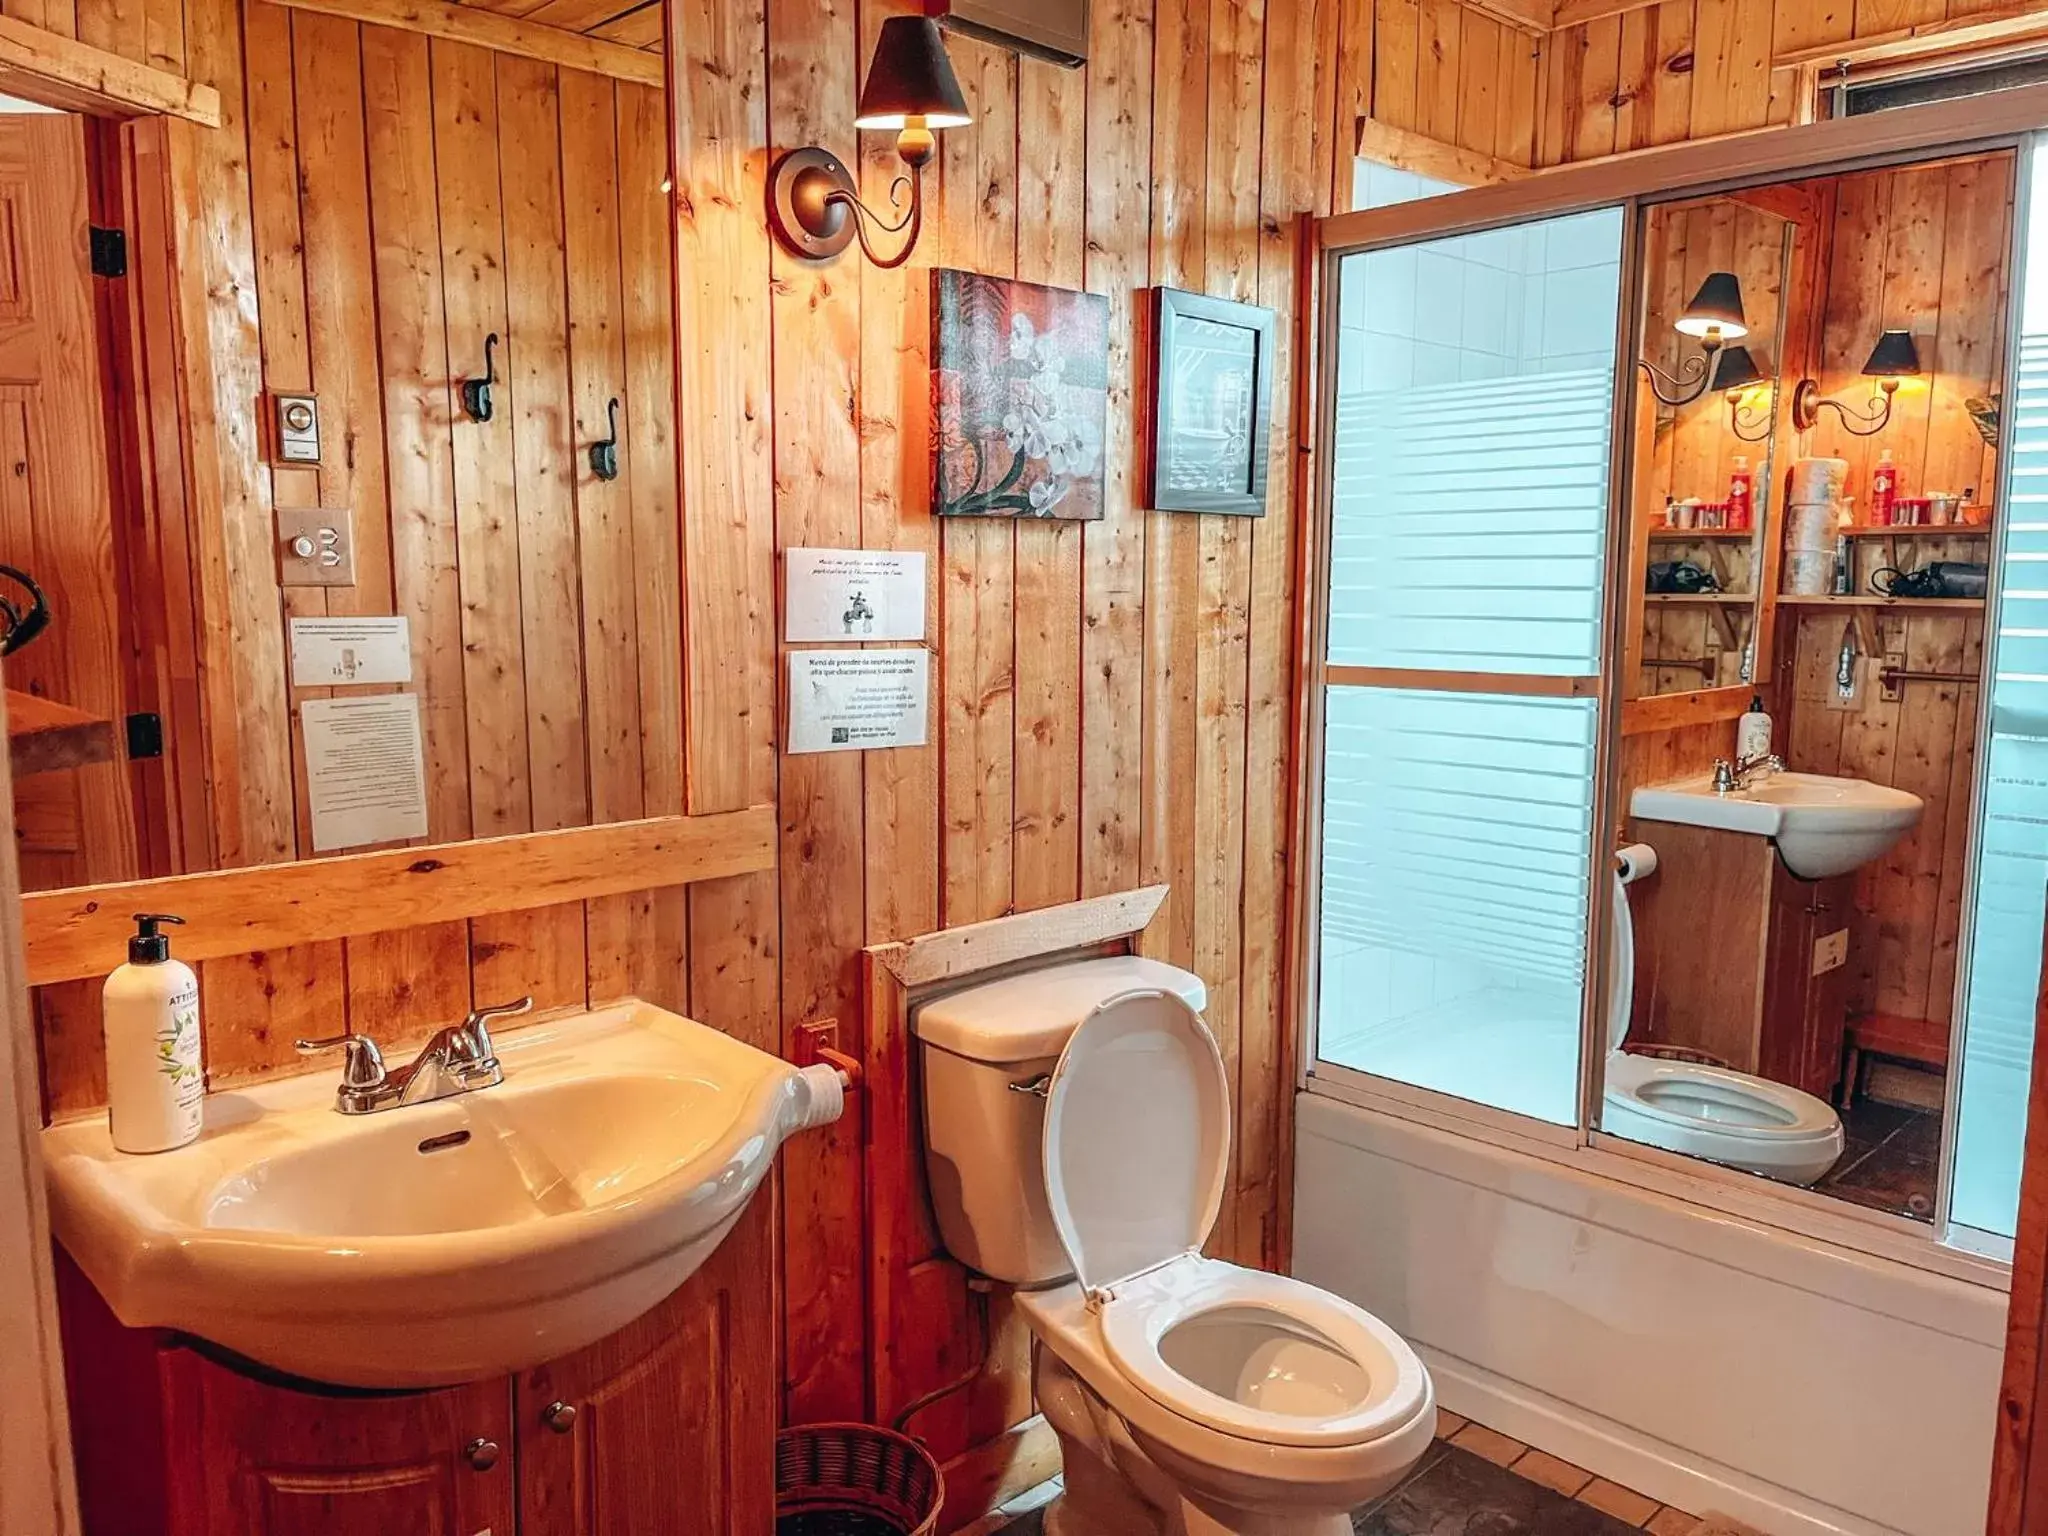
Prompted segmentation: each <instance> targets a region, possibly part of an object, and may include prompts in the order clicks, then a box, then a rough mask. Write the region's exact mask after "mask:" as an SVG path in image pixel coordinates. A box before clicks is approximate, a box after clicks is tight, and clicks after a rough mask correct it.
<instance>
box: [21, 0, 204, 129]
mask: <svg viewBox="0 0 2048 1536" xmlns="http://www.w3.org/2000/svg"><path fill="white" fill-rule="evenodd" d="M165 3H167V0H165ZM31 9H33V7H31ZM44 9H45V10H46V11H47V12H49V13H50V14H47V15H45V16H44V17H43V18H41V19H40V21H30V20H27V19H25V18H24V17H23V16H22V15H21V14H19V10H20V8H17V7H11V8H10V14H7V15H0V87H4V89H5V90H6V91H7V92H8V93H9V94H12V95H18V96H21V97H24V98H26V99H28V100H31V101H36V102H40V103H43V104H45V105H48V106H54V107H58V108H61V109H63V110H64V111H67V112H83V113H87V114H90V115H92V116H95V117H112V118H133V117H147V116H153V115H156V114H163V115H166V116H173V117H180V118H184V119H186V120H188V121H191V122H196V123H200V124H203V125H205V126H206V127H209V128H213V127H218V126H219V125H220V97H219V95H218V93H217V92H216V91H215V90H214V88H213V87H212V86H210V85H203V84H199V83H196V82H195V81H193V80H188V79H186V78H185V77H184V76H183V75H182V74H173V73H170V72H168V71H166V70H162V69H156V68H152V67H151V66H149V65H147V64H144V63H141V62H139V61H140V57H141V54H142V52H143V51H144V49H145V47H146V43H145V42H144V41H143V40H142V39H141V38H139V37H137V38H133V39H130V38H123V39H122V47H123V49H128V48H132V49H133V50H134V53H133V55H132V56H130V55H128V54H126V53H124V52H122V51H117V50H115V49H112V48H108V47H106V46H104V45H102V44H99V43H93V42H88V41H85V40H83V39H79V40H74V36H75V34H76V31H77V28H76V26H75V25H74V18H75V13H74V12H73V11H72V9H71V7H70V6H69V4H68V3H64V0H49V3H47V4H46V6H45V7H44ZM95 9H99V8H95ZM105 9H108V10H111V9H113V7H111V6H109V7H106V8H105ZM132 9H133V7H132V6H131V7H130V10H131V13H132Z"/></svg>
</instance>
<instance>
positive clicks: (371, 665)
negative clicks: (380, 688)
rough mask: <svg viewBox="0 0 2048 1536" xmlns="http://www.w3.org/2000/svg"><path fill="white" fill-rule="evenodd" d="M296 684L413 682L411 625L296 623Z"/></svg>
mask: <svg viewBox="0 0 2048 1536" xmlns="http://www.w3.org/2000/svg"><path fill="white" fill-rule="evenodd" d="M291 634H292V686H293V687H294V688H339V687H346V686H347V685H349V684H351V683H409V682H411V681H412V626H411V625H410V624H409V623H408V622H407V621H406V620H404V619H293V620H292V621H291Z"/></svg>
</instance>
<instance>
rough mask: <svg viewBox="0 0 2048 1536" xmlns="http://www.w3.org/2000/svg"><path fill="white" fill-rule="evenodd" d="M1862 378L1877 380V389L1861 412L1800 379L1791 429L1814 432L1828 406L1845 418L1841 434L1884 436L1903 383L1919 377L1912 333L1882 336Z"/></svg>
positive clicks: (1864, 367) (1812, 383)
mask: <svg viewBox="0 0 2048 1536" xmlns="http://www.w3.org/2000/svg"><path fill="white" fill-rule="evenodd" d="M1863 376H1864V377H1865V378H1866V379H1875V380H1877V387H1876V388H1875V389H1873V390H1872V391H1871V394H1870V403H1869V404H1868V405H1867V406H1865V407H1864V408H1863V409H1862V410H1860V411H1855V410H1851V409H1850V408H1849V407H1848V406H1846V405H1844V404H1842V402H1841V401H1839V400H1828V399H1824V398H1823V397H1822V395H1821V392H1820V384H1819V383H1818V382H1817V381H1815V380H1813V379H1801V380H1800V381H1799V388H1798V389H1796V390H1794V391H1793V392H1792V425H1793V426H1794V427H1795V428H1797V429H1798V430H1799V431H1801V432H1810V431H1812V430H1813V424H1814V423H1815V422H1817V421H1819V420H1820V412H1821V407H1822V406H1826V407H1827V408H1828V409H1829V410H1831V411H1833V412H1834V413H1835V414H1836V415H1838V416H1840V417H1841V418H1842V430H1843V431H1845V432H1848V433H1850V434H1852V435H1853V436H1856V437H1875V436H1876V435H1877V434H1878V433H1880V432H1882V431H1883V430H1884V429H1885V427H1886V426H1888V425H1889V424H1890V422H1891V419H1892V401H1893V400H1895V399H1896V398H1897V397H1898V393H1899V382H1900V380H1902V379H1915V378H1918V377H1919V376H1920V349H1919V348H1918V347H1916V346H1914V345H1913V333H1912V332H1911V331H1886V332H1885V333H1884V334H1883V335H1881V336H1879V337H1878V338H1877V345H1876V346H1875V347H1872V348H1871V349H1870V361H1869V362H1867V363H1865V364H1864V365H1863Z"/></svg>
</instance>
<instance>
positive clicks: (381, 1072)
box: [292, 1035, 389, 1089]
mask: <svg viewBox="0 0 2048 1536" xmlns="http://www.w3.org/2000/svg"><path fill="white" fill-rule="evenodd" d="M292 1046H293V1048H294V1049H295V1050H297V1051H298V1053H299V1054H300V1055H302V1056H315V1055H318V1054H319V1053H320V1052H322V1051H336V1050H338V1051H343V1052H345V1053H346V1054H345V1055H344V1056H343V1058H342V1063H341V1086H342V1087H343V1088H365V1089H367V1088H381V1087H383V1086H384V1080H385V1078H386V1077H387V1076H389V1074H388V1073H387V1072H386V1071H385V1069H384V1053H383V1052H382V1051H381V1050H379V1049H378V1048H377V1042H376V1041H374V1040H372V1039H371V1038H370V1037H369V1036H368V1035H330V1036H329V1037H328V1038H327V1039H325V1040H294V1041H293V1042H292Z"/></svg>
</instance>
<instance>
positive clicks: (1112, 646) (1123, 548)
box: [1081, 0, 1154, 896]
mask: <svg viewBox="0 0 2048 1536" xmlns="http://www.w3.org/2000/svg"><path fill="white" fill-rule="evenodd" d="M1151 25H1152V8H1151V5H1150V3H1149V0H1100V3H1098V4H1096V5H1095V6H1093V7H1092V8H1091V14H1090V20H1089V29H1090V32H1089V51H1088V59H1089V64H1088V136H1087V143H1088V171H1089V174H1088V184H1087V187H1086V190H1085V200H1086V212H1085V220H1086V225H1087V251H1088V255H1087V261H1086V264H1085V265H1086V280H1087V285H1088V289H1089V291H1090V292H1092V293H1100V294H1104V295H1106V296H1107V297H1108V299H1109V418H1108V419H1109V431H1108V435H1107V437H1106V439H1105V441H1104V444H1103V466H1104V469H1103V517H1102V520H1101V521H1100V522H1095V523H1090V524H1089V525H1088V526H1087V528H1085V529H1084V530H1083V531H1082V536H1081V540H1082V578H1081V582H1082V592H1081V623H1082V634H1081V663H1082V665H1081V713H1082V719H1083V720H1084V721H1095V722H1098V728H1096V729H1092V730H1090V729H1087V728H1085V727H1084V729H1083V732H1082V741H1081V893H1082V894H1083V895H1084V896H1088V895H1097V894H1101V893H1103V892H1107V891H1116V890H1122V889H1126V888H1128V887H1130V886H1132V885H1135V884H1137V883H1138V881H1139V878H1140V873H1139V871H1140V859H1141V852H1142V843H1141V836H1142V831H1141V829H1142V825H1143V819H1144V817H1143V809H1142V807H1143V798H1142V792H1143V758H1142V745H1143V736H1142V732H1140V733H1138V734H1137V736H1136V737H1135V739H1134V735H1133V733H1132V732H1131V731H1130V730H1129V729H1128V728H1126V729H1124V730H1122V731H1119V730H1116V729H1115V728H1114V727H1113V726H1111V725H1109V723H1110V722H1115V721H1126V722H1128V721H1131V720H1137V719H1142V718H1143V713H1144V682H1145V667H1146V656H1145V627H1144V626H1145V601H1144V587H1145V571H1146V548H1145V545H1146V538H1147V532H1146V526H1145V520H1144V519H1143V518H1142V517H1141V516H1140V515H1139V509H1138V503H1139V500H1140V492H1139V491H1138V488H1137V487H1138V480H1137V466H1136V455H1137V453H1138V451H1139V445H1140V443H1141V442H1142V438H1141V437H1140V434H1139V428H1138V419H1139V412H1140V411H1141V410H1142V406H1141V404H1140V395H1139V389H1138V384H1137V381H1138V380H1139V378H1141V377H1142V374H1141V372H1140V370H1139V366H1138V362H1137V358H1136V354H1135V351H1134V349H1133V346H1132V342H1131V340H1130V338H1131V336H1132V329H1133V325H1134V319H1135V301H1136V291H1137V290H1138V289H1140V288H1142V287H1143V286H1144V285H1145V282H1146V274H1147V271H1148V266H1149V263H1148V256H1147V251H1148V249H1149V246H1148V242H1149V239H1150V236H1149V233H1148V231H1149V227H1150V224H1151V221H1152V217H1153V204H1152V193H1151V185H1152V183H1151V177H1150V174H1149V171H1150V166H1151V163H1152V152H1153V145H1154V130H1153V127H1152V92H1153V81H1152V48H1151V44H1152V38H1151ZM1104 727H1107V728H1104Z"/></svg>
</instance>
